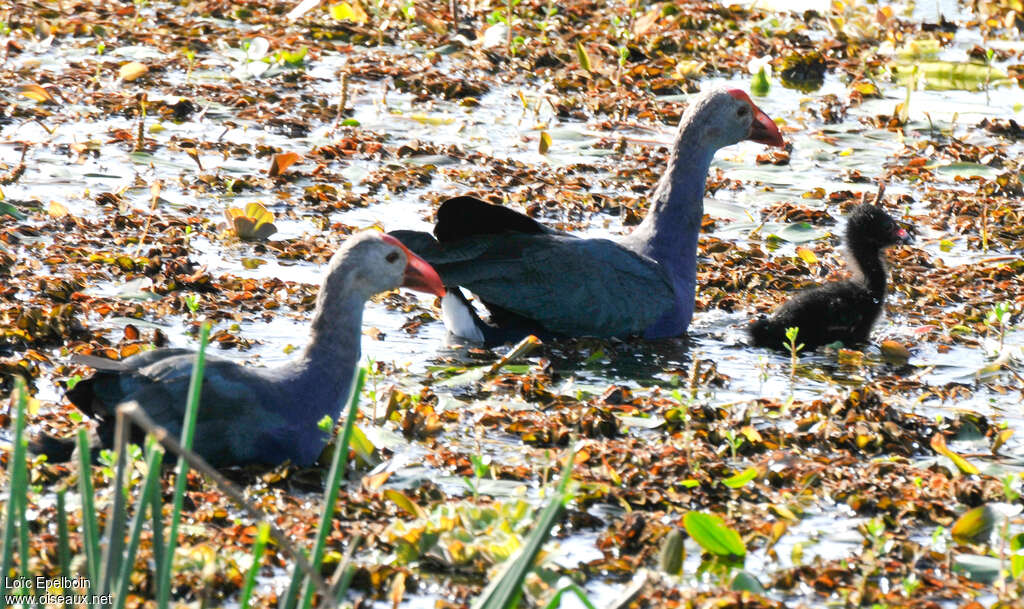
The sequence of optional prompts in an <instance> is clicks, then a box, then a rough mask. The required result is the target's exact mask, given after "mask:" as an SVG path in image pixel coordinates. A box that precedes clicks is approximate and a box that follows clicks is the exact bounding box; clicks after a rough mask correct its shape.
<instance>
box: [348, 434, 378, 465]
mask: <svg viewBox="0 0 1024 609" xmlns="http://www.w3.org/2000/svg"><path fill="white" fill-rule="evenodd" d="M349 446H350V447H352V450H354V451H355V453H356V456H357V457H359V460H360V461H362V462H363V463H367V464H370V465H374V464H375V462H376V461H379V459H377V458H376V457H375V456H374V454H375V453H376V452H377V447H376V446H374V445H373V442H370V439H369V438H367V437H366V434H365V433H363V430H361V429H359V427H358V426H356V427H353V428H352V439H351V440H350V441H349Z"/></svg>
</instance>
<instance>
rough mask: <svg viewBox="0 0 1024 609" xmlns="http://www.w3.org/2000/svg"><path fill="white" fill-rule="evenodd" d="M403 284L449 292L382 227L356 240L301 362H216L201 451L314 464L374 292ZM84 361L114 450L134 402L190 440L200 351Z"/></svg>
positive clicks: (53, 447) (59, 450) (320, 303)
mask: <svg viewBox="0 0 1024 609" xmlns="http://www.w3.org/2000/svg"><path fill="white" fill-rule="evenodd" d="M399 286H405V287H408V288H411V289H415V290H420V291H425V292H429V293H434V294H437V295H438V296H443V295H444V287H443V285H442V283H441V279H440V277H438V275H437V273H436V272H435V271H434V270H433V269H432V268H431V267H430V265H429V264H427V263H426V262H424V261H423V260H422V259H421V258H419V257H417V256H416V255H415V254H413V253H412V252H410V251H409V250H408V249H406V247H405V246H404V245H402V244H401V243H400V242H399V241H397V240H396V239H394V238H393V237H391V236H389V235H385V234H382V233H380V232H378V231H373V230H370V231H364V232H362V233H358V234H356V235H354V236H352V237H349V238H348V240H346V241H345V243H344V244H343V245H342V247H341V248H340V249H339V250H338V251H337V252H336V253H335V254H334V256H333V257H332V258H331V262H330V264H329V266H328V268H327V276H326V277H325V278H324V282H323V285H322V287H321V288H320V293H319V295H318V296H317V300H316V311H315V312H314V314H313V320H312V324H311V326H312V327H311V330H310V338H309V343H308V344H307V345H306V348H305V350H304V351H303V352H302V354H301V355H300V356H299V357H298V358H296V359H295V360H292V361H289V362H288V363H286V364H284V365H281V366H278V367H274V368H254V367H250V366H243V365H240V364H238V363H235V362H232V361H227V360H223V359H216V358H210V359H208V360H207V362H206V367H205V371H204V375H203V387H202V394H201V398H200V405H199V411H198V414H197V420H196V429H195V438H194V443H193V450H195V451H196V452H197V453H199V454H200V455H201V456H202V457H203V458H205V459H206V460H207V461H208V462H209V463H210V464H212V465H213V466H215V467H224V466H229V465H241V464H249V463H261V464H269V465H273V464H278V463H282V462H284V461H285V460H291V461H292V462H293V463H295V464H297V465H301V466H307V465H311V464H313V463H314V462H315V461H316V459H317V457H318V456H319V455H320V452H321V451H322V450H323V447H324V445H325V443H326V440H327V434H326V433H324V432H322V431H321V430H320V429H319V427H318V426H317V423H318V422H319V421H320V420H321V419H323V417H324V416H325V415H330V416H331V417H337V416H338V414H339V412H340V411H341V409H342V408H343V407H344V406H345V404H344V401H345V400H346V398H347V397H348V395H349V392H350V389H351V385H352V381H353V375H354V371H355V366H356V363H357V362H358V361H359V355H360V344H359V343H360V338H361V336H362V319H363V307H364V305H365V304H366V301H367V300H368V299H369V298H370V297H371V296H373V295H374V294H377V293H378V292H384V291H387V290H392V289H394V288H396V287H399ZM75 360H76V361H77V362H78V363H83V364H85V365H88V366H91V367H93V368H95V369H96V370H97V372H96V374H95V375H94V376H92V377H90V378H87V379H85V380H82V381H80V382H79V383H78V384H76V385H75V386H74V387H73V388H72V389H71V390H69V391H68V392H67V397H68V399H69V400H70V401H71V402H72V403H73V404H75V406H77V407H78V408H79V409H80V410H81V411H82V412H83V413H85V414H87V415H89V416H90V417H92V418H94V419H96V420H97V421H98V423H99V428H98V435H99V438H100V440H101V442H102V443H103V444H104V445H105V446H110V444H111V443H112V441H113V435H114V421H115V413H116V410H117V407H118V406H119V405H120V404H125V403H128V402H136V403H137V404H138V405H139V406H140V407H141V408H142V409H143V410H145V411H146V413H147V414H148V415H149V416H150V418H152V419H153V420H154V421H155V422H156V423H158V424H160V425H162V426H163V427H165V428H167V429H168V430H169V431H170V432H171V433H172V434H174V435H180V434H181V424H182V419H183V418H184V413H185V405H186V399H187V392H188V386H189V379H190V377H191V373H192V366H193V362H194V360H195V352H193V351H191V350H188V349H158V350H155V351H149V352H147V353H142V354H139V355H135V356H133V357H129V358H127V359H125V360H123V361H113V360H107V359H104V358H99V357H92V356H76V358H75ZM135 441H138V437H136V438H135ZM34 445H35V446H34V448H36V450H37V451H40V450H41V451H43V452H46V453H47V454H48V455H50V458H51V459H52V460H61V459H65V460H66V459H67V458H69V457H70V455H71V452H72V451H71V443H70V442H69V441H67V440H57V439H54V438H49V437H44V438H40V439H37V441H36V442H35V443H34Z"/></svg>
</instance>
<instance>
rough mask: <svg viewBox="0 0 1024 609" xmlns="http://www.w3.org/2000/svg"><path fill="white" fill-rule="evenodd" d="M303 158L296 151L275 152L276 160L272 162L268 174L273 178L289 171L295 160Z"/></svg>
mask: <svg viewBox="0 0 1024 609" xmlns="http://www.w3.org/2000/svg"><path fill="white" fill-rule="evenodd" d="M301 158H302V156H301V155H299V154H298V153H295V152H282V153H281V154H275V155H274V160H272V161H271V162H270V169H269V170H268V171H267V174H268V175H269V176H270V177H272V178H274V177H277V176H279V175H281V174H283V173H284V172H285V171H287V170H288V168H289V167H291V166H292V165H293V164H294V163H295V161H298V160H299V159H301Z"/></svg>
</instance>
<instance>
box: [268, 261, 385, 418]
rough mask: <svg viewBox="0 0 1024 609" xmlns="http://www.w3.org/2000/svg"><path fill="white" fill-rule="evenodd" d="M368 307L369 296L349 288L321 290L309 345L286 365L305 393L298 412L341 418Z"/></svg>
mask: <svg viewBox="0 0 1024 609" xmlns="http://www.w3.org/2000/svg"><path fill="white" fill-rule="evenodd" d="M330 281H331V278H328V282H330ZM328 294H330V298H328V297H327V295H328ZM365 304H366V298H365V296H363V295H361V294H359V291H358V290H351V289H348V286H329V285H328V284H327V283H325V284H324V286H323V287H322V288H321V289H320V294H319V295H318V296H317V307H316V312H315V313H314V314H313V320H312V323H311V331H310V338H309V343H308V344H307V345H306V348H305V349H304V350H303V352H302V354H301V355H300V356H299V357H298V358H297V359H296V360H295V361H292V362H289V363H288V364H287V365H286V366H285V368H287V372H286V377H287V378H288V379H289V381H291V382H292V383H294V385H295V387H297V388H298V391H301V392H302V395H297V396H296V397H297V398H301V403H300V404H298V405H297V407H296V409H297V410H299V411H301V412H302V414H303V415H304V416H306V417H308V418H312V419H315V421H319V420H320V419H322V418H323V417H324V415H329V416H331V417H333V418H337V417H338V415H339V414H340V413H341V411H342V409H343V408H344V407H345V403H344V402H345V400H347V399H348V393H349V389H350V387H351V384H352V378H353V376H354V373H355V367H356V364H357V363H358V361H359V356H360V348H359V346H360V339H361V338H362V324H363V307H364V306H365ZM296 414H299V413H298V412H297V413H296Z"/></svg>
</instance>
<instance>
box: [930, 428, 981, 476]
mask: <svg viewBox="0 0 1024 609" xmlns="http://www.w3.org/2000/svg"><path fill="white" fill-rule="evenodd" d="M930 444H931V447H932V450H934V451H935V452H937V453H939V454H940V455H942V456H943V457H947V458H948V459H949V460H950V461H952V462H953V465H955V466H956V468H957V469H958V470H960V472H961V473H964V474H968V475H972V474H979V473H981V470H979V469H978V468H977V467H975V466H974V465H973V464H972V463H971V462H970V461H968V460H967V459H964V458H963V457H961V456H960V455H958V454H956V453H955V452H953V451H951V450H949V447H948V446H946V437H945V436H943V435H942V434H941V433H936V434H935V435H934V436H932V439H931V442H930Z"/></svg>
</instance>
